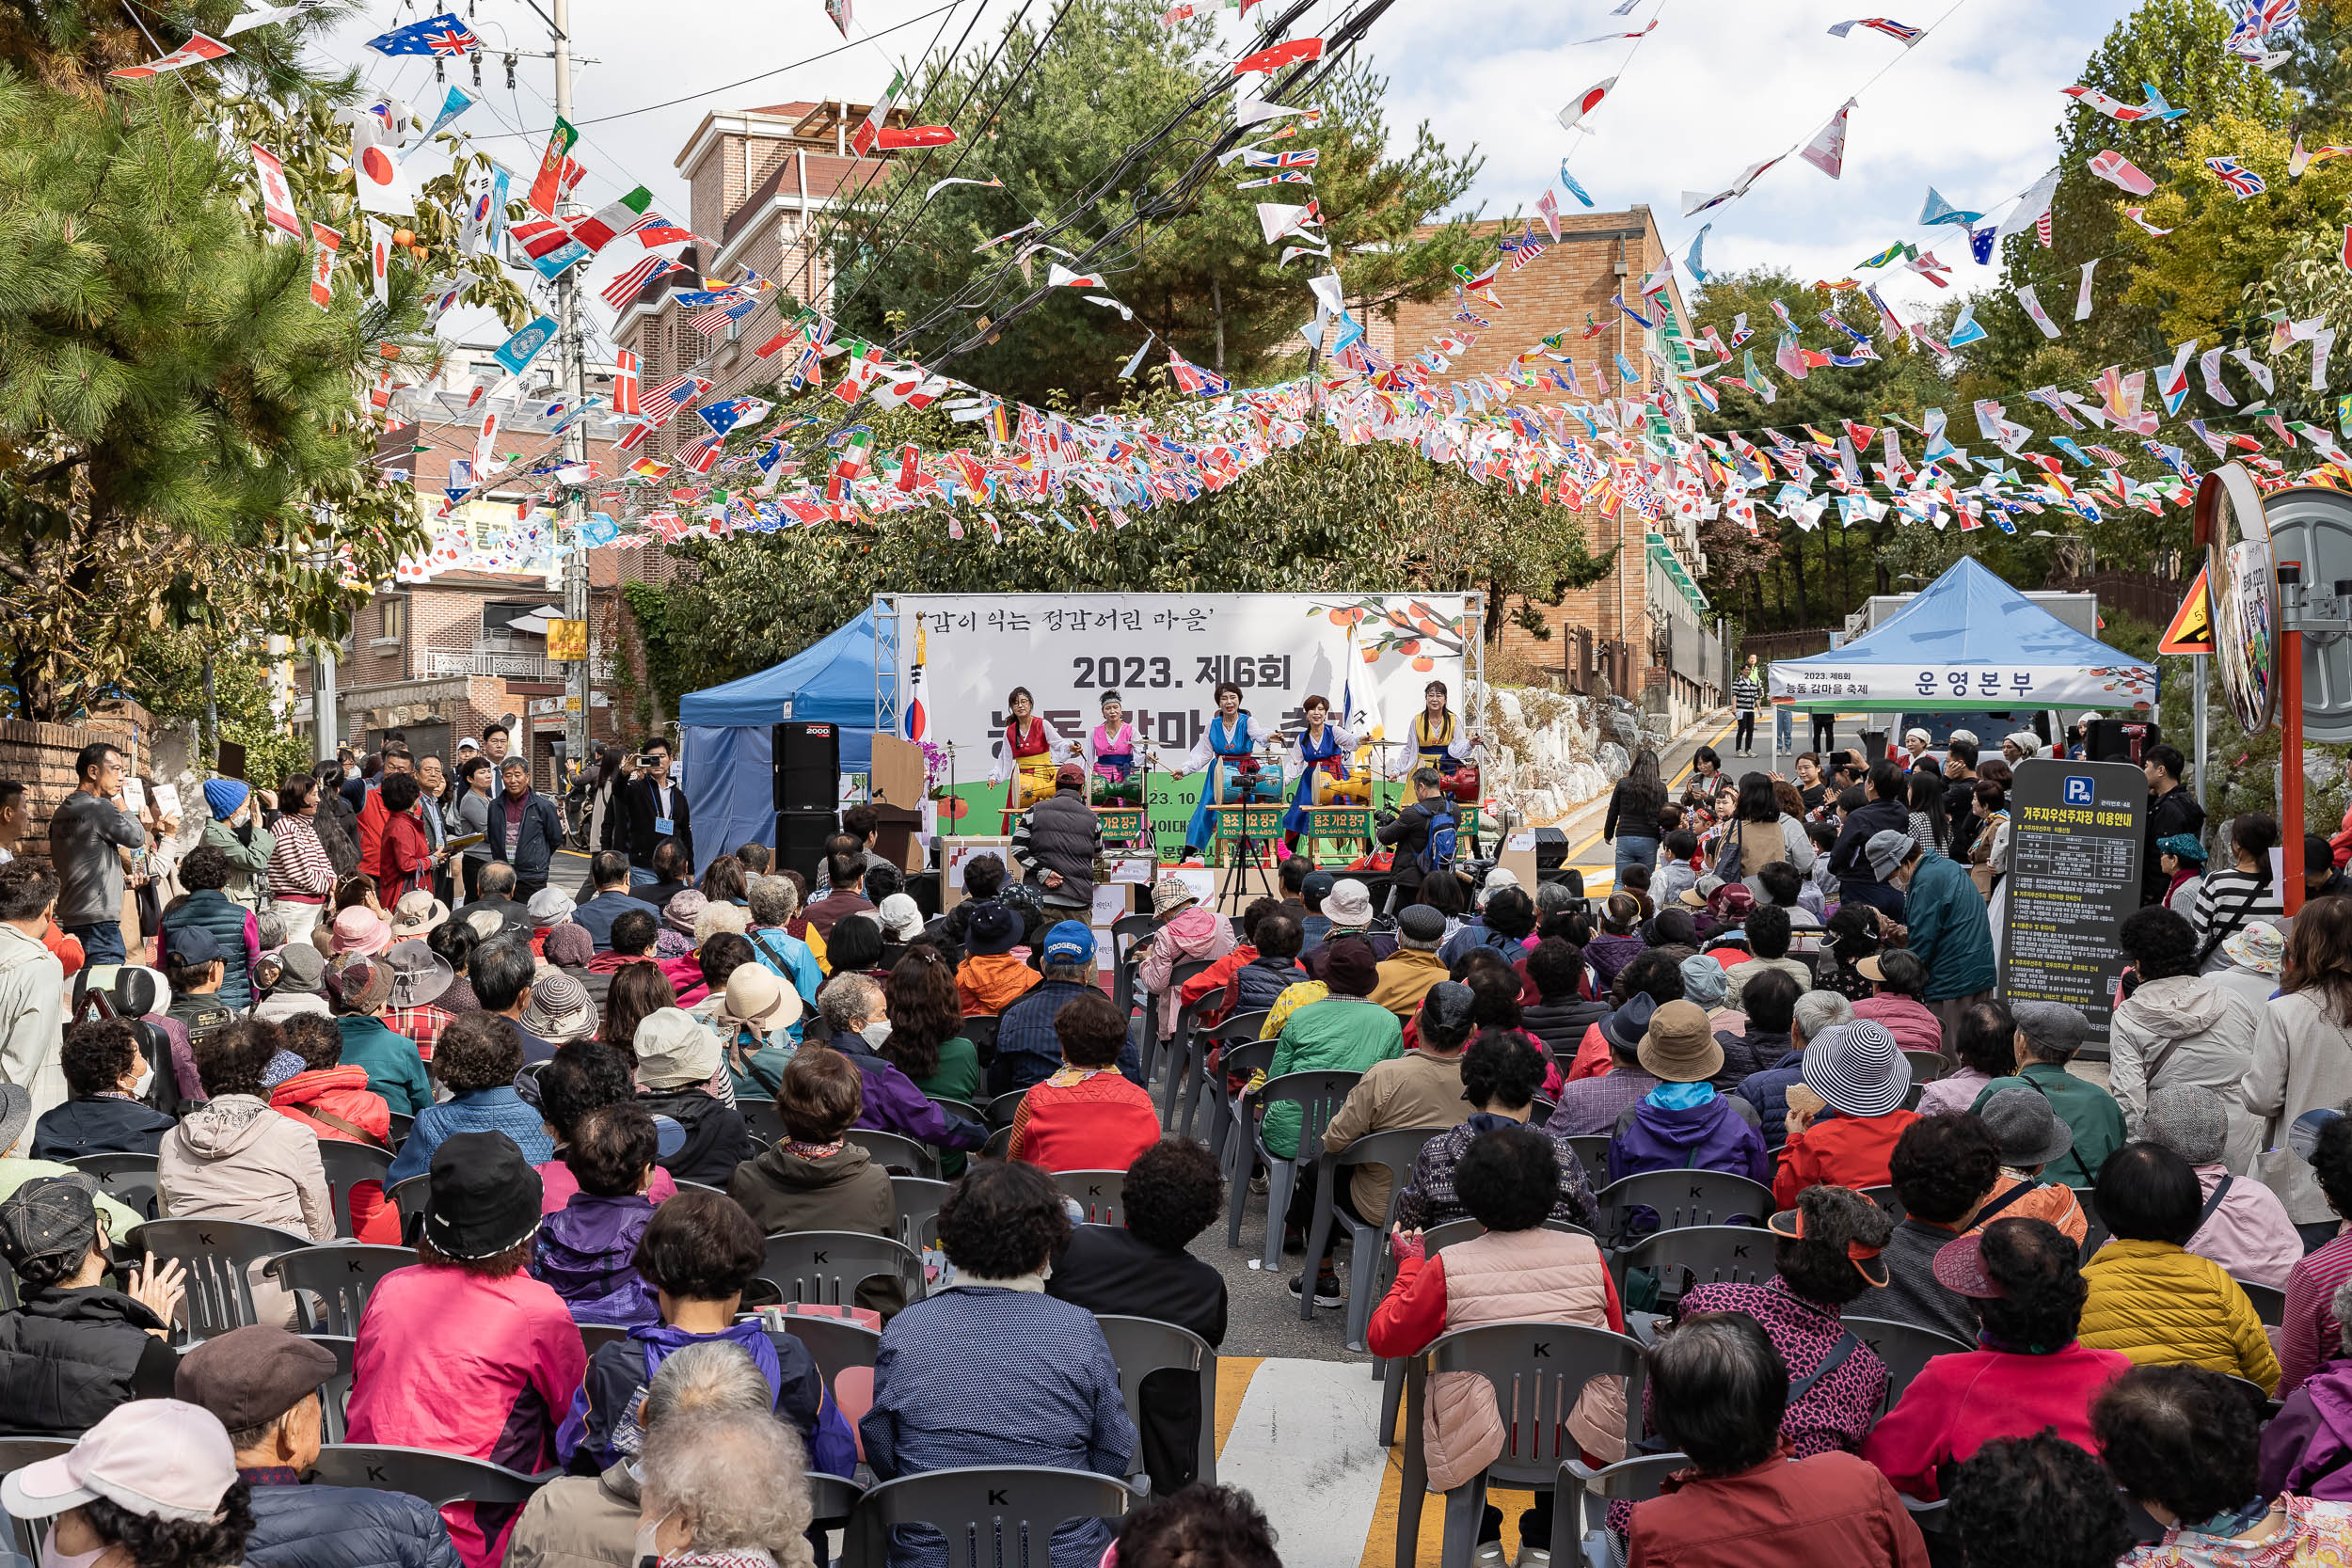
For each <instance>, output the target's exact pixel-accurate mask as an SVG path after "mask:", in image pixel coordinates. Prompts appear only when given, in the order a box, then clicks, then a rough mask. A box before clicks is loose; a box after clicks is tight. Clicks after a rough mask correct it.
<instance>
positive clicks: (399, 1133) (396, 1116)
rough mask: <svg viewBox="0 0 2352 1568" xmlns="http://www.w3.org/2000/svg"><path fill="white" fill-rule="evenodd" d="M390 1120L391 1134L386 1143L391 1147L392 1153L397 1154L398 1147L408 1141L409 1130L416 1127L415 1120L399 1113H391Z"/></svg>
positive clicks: (403, 1113)
mask: <svg viewBox="0 0 2352 1568" xmlns="http://www.w3.org/2000/svg"><path fill="white" fill-rule="evenodd" d="M391 1118H392V1125H391V1133H390V1136H389V1138H388V1139H387V1140H386V1141H387V1142H389V1144H390V1145H391V1146H392V1152H393V1153H395V1154H397V1153H399V1152H400V1146H401V1145H402V1144H405V1143H406V1142H407V1141H408V1132H409V1130H410V1129H411V1128H413V1127H415V1126H416V1125H417V1118H416V1117H412V1116H409V1115H407V1114H406V1113H405V1112H401V1111H394V1112H392V1113H391Z"/></svg>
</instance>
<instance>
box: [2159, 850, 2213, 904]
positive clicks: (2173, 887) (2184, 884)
mask: <svg viewBox="0 0 2352 1568" xmlns="http://www.w3.org/2000/svg"><path fill="white" fill-rule="evenodd" d="M2206 858H2207V857H2206V854H2205V847H2204V845H2203V844H2202V843H2201V842H2200V841H2199V840H2198V838H2197V835H2196V834H2194V833H2167V834H2165V835H2164V837H2162V838H2160V839H2158V840H2156V866H2157V874H2158V876H2159V877H2160V878H2161V879H2162V881H2163V884H2164V894H2163V896H2162V897H2160V898H2158V899H2157V900H2156V902H2157V903H2159V904H2161V905H2163V906H2164V907H2165V908H2166V909H2168V910H2170V911H2172V912H2173V913H2174V914H2177V915H2179V916H2180V917H2181V918H2182V919H2183V920H2194V919H2195V918H2196V917H2197V895H2198V894H2200V893H2201V892H2202V891H2204V886H2205V861H2206Z"/></svg>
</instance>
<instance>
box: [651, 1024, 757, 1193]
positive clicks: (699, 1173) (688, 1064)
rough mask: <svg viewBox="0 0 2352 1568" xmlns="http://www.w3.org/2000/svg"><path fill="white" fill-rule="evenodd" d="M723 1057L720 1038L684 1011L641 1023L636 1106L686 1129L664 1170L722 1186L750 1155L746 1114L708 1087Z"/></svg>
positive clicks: (664, 1162) (663, 1163) (666, 1158)
mask: <svg viewBox="0 0 2352 1568" xmlns="http://www.w3.org/2000/svg"><path fill="white" fill-rule="evenodd" d="M721 1059H722V1053H721V1052H720V1049H719V1039H718V1037H717V1036H715V1035H713V1034H712V1033H711V1032H710V1031H709V1029H708V1028H707V1027H706V1026H705V1025H704V1023H703V1022H702V1020H700V1019H698V1018H696V1017H695V1016H694V1015H693V1014H692V1013H690V1012H688V1011H687V1010H686V1009H685V1008H683V1007H662V1008H659V1009H657V1010H656V1011H654V1012H651V1013H648V1014H646V1015H645V1017H644V1020H642V1021H641V1022H639V1023H638V1025H637V1085H638V1090H639V1092H638V1103H639V1104H641V1105H643V1106H644V1108H645V1109H646V1110H648V1111H650V1112H652V1113H653V1114H654V1115H655V1116H658V1117H670V1118H671V1119H672V1120H674V1121H675V1122H676V1123H677V1124H678V1125H679V1126H680V1127H682V1128H684V1129H685V1130H686V1141H685V1143H684V1144H683V1145H682V1146H681V1147H680V1148H678V1150H677V1151H676V1152H675V1153H674V1154H665V1155H663V1156H662V1157H661V1167H662V1169H664V1170H666V1171H668V1172H669V1173H670V1174H671V1175H672V1176H673V1177H675V1178H676V1179H677V1180H680V1181H699V1182H701V1183H702V1184H703V1185H704V1186H706V1187H724V1186H725V1185H726V1184H727V1178H728V1177H729V1176H731V1175H733V1174H734V1172H735V1167H736V1166H737V1165H739V1164H742V1163H743V1162H744V1161H746V1160H748V1159H750V1158H751V1157H752V1141H751V1135H750V1133H749V1132H746V1131H745V1129H744V1126H743V1113H742V1112H740V1111H739V1110H737V1109H736V1108H735V1107H734V1106H732V1105H728V1104H724V1103H723V1102H722V1101H720V1100H719V1099H718V1098H717V1097H716V1096H715V1095H713V1094H712V1093H711V1092H710V1089H709V1087H708V1085H709V1083H710V1080H711V1078H712V1076H713V1075H714V1074H716V1073H717V1072H718V1070H719V1065H720V1061H721Z"/></svg>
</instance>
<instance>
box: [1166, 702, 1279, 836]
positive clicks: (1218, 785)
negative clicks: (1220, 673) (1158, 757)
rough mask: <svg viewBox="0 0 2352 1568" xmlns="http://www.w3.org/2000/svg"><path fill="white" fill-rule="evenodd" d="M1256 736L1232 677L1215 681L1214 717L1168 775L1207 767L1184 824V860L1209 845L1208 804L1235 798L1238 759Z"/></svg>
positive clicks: (1253, 744) (1251, 746)
mask: <svg viewBox="0 0 2352 1568" xmlns="http://www.w3.org/2000/svg"><path fill="white" fill-rule="evenodd" d="M1257 745H1258V737H1257V736H1255V735H1254V734H1252V733H1251V731H1250V728H1249V715H1248V713H1246V712H1244V711H1243V710H1242V705H1241V688H1240V687H1238V686H1235V685H1234V684H1233V683H1232V681H1219V682H1217V683H1216V718H1214V719H1212V720H1210V721H1209V724H1208V728H1206V729H1204V730H1202V731H1201V732H1200V739H1199V740H1196V741H1194V742H1193V746H1192V750H1191V751H1190V752H1188V753H1186V754H1185V757H1184V766H1183V767H1181V768H1177V769H1176V771H1175V773H1174V774H1173V775H1172V777H1173V778H1175V779H1176V780H1177V781H1179V782H1181V781H1182V780H1183V779H1184V776H1185V775H1186V774H1188V773H1198V772H1200V771H1201V770H1202V769H1204V768H1205V769H1207V770H1208V774H1209V776H1208V777H1207V778H1206V779H1204V780H1202V781H1201V784H1200V804H1199V805H1197V806H1195V807H1193V809H1192V821H1191V822H1190V823H1188V824H1186V826H1185V828H1184V859H1185V860H1191V859H1192V858H1193V857H1194V856H1196V855H1198V854H1200V851H1201V850H1203V849H1205V848H1207V847H1208V846H1209V842H1210V840H1211V839H1212V838H1214V837H1215V836H1216V835H1215V832H1214V831H1213V828H1212V826H1211V819H1210V813H1209V808H1210V807H1211V806H1216V805H1223V804H1225V803H1226V802H1228V801H1230V800H1237V799H1238V798H1239V791H1237V790H1236V789H1235V788H1234V781H1235V780H1236V779H1238V778H1239V777H1240V776H1241V764H1242V759H1244V758H1245V757H1248V756H1249V755H1251V754H1252V753H1253V752H1255V751H1256V750H1257Z"/></svg>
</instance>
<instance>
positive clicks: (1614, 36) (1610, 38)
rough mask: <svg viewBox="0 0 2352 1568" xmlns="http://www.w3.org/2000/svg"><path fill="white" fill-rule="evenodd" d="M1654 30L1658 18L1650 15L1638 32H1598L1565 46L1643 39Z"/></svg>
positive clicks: (1576, 46) (1572, 47)
mask: <svg viewBox="0 0 2352 1568" xmlns="http://www.w3.org/2000/svg"><path fill="white" fill-rule="evenodd" d="M1656 31H1658V19H1657V18H1656V17H1652V18H1650V23H1649V25H1648V26H1646V27H1644V28H1643V29H1641V30H1640V31H1639V32H1633V33H1600V34H1597V35H1596V36H1595V37H1592V38H1588V39H1578V40H1576V41H1575V42H1574V43H1571V44H1569V45H1567V47H1568V48H1570V49H1575V48H1578V47H1580V46H1581V45H1583V44H1587V43H1612V42H1614V41H1615V40H1619V39H1645V38H1647V37H1649V36H1650V35H1651V34H1652V33H1654V32H1656Z"/></svg>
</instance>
